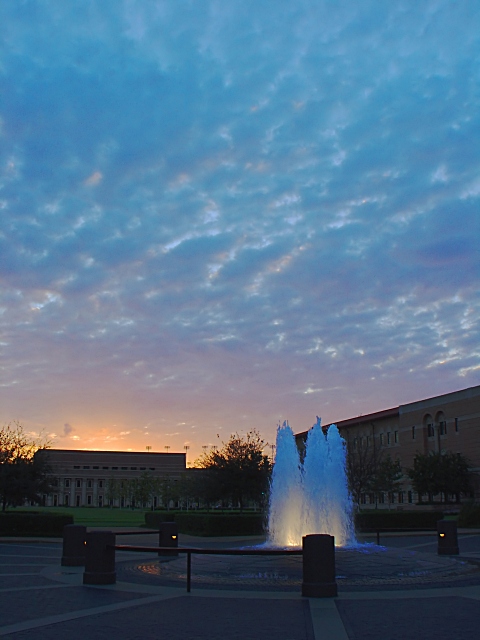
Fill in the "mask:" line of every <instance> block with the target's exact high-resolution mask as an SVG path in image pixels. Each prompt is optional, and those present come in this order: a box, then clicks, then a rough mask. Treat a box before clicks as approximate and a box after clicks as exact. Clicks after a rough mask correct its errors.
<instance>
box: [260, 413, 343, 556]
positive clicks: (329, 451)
mask: <svg viewBox="0 0 480 640" xmlns="http://www.w3.org/2000/svg"><path fill="white" fill-rule="evenodd" d="M305 446H306V453H305V458H304V461H303V464H302V463H301V460H300V455H299V452H298V449H297V446H296V443H295V436H294V434H293V431H292V429H291V428H290V427H289V425H288V424H287V423H286V422H284V423H283V426H281V427H279V428H278V430H277V445H276V457H275V465H274V467H273V472H272V484H271V493H270V510H269V518H268V545H271V546H275V547H290V546H301V544H302V536H305V535H307V534H311V533H328V534H329V535H332V536H335V544H336V545H338V546H347V545H354V544H355V529H354V525H353V503H352V499H351V496H350V494H349V491H348V484H347V477H346V473H345V457H346V446H345V441H344V440H343V438H342V437H341V436H340V433H339V432H338V429H337V427H336V426H335V425H331V426H330V427H329V429H328V433H327V435H326V436H325V434H324V433H323V430H322V427H321V424H320V418H317V422H316V424H314V426H313V427H312V429H311V430H310V431H309V432H308V437H307V442H306V445H305Z"/></svg>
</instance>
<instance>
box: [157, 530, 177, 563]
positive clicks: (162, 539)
mask: <svg viewBox="0 0 480 640" xmlns="http://www.w3.org/2000/svg"><path fill="white" fill-rule="evenodd" d="M158 546H159V547H171V548H172V550H171V551H159V552H158V555H159V556H178V550H177V548H178V524H177V523H176V522H161V523H160V526H159V528H158Z"/></svg>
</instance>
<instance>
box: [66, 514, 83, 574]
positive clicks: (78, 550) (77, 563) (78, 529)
mask: <svg viewBox="0 0 480 640" xmlns="http://www.w3.org/2000/svg"><path fill="white" fill-rule="evenodd" d="M86 535H87V527H84V526H83V525H81V524H66V525H65V526H64V527H63V551H62V567H83V565H84V564H85V537H86Z"/></svg>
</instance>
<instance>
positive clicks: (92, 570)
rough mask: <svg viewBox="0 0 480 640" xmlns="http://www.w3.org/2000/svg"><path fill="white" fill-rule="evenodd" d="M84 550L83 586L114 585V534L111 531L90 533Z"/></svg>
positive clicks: (115, 579)
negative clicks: (85, 550)
mask: <svg viewBox="0 0 480 640" xmlns="http://www.w3.org/2000/svg"><path fill="white" fill-rule="evenodd" d="M86 549H87V553H86V557H85V572H84V574H83V584H115V582H116V581H117V574H116V571H115V534H114V533H113V532H112V531H90V532H89V533H87V545H86Z"/></svg>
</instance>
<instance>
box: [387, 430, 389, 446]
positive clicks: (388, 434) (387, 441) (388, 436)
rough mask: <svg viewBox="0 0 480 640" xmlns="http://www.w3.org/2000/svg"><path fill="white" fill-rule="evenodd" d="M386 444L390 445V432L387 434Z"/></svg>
mask: <svg viewBox="0 0 480 640" xmlns="http://www.w3.org/2000/svg"><path fill="white" fill-rule="evenodd" d="M387 444H388V445H390V431H389V432H388V433H387Z"/></svg>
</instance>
